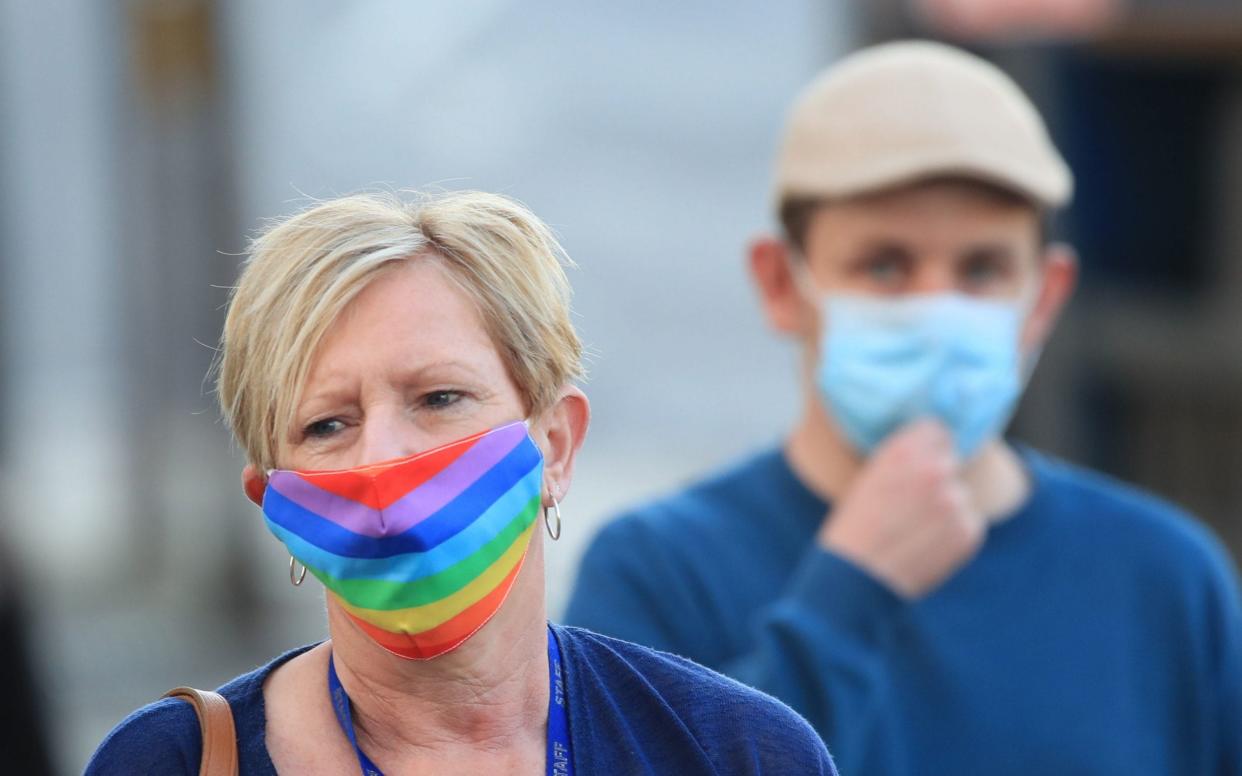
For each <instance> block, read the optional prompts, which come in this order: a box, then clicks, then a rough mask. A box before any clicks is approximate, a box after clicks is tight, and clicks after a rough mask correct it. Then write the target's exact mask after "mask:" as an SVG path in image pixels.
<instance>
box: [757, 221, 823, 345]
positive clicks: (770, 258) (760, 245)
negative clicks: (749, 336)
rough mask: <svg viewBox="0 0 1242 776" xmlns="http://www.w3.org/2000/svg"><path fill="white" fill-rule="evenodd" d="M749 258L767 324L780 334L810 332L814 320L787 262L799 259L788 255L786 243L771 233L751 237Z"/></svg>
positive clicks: (801, 335)
mask: <svg viewBox="0 0 1242 776" xmlns="http://www.w3.org/2000/svg"><path fill="white" fill-rule="evenodd" d="M749 259H750V261H749V264H750V279H751V281H752V282H753V283H754V285H755V290H756V291H758V292H759V302H760V303H761V304H762V305H763V312H764V314H765V315H766V316H767V319H768V324H769V325H770V326H771V327H772V328H773V329H775V330H776V331H777V332H779V333H781V334H788V335H792V336H796V337H804V336H806V335H808V334H810V333H811V329H813V321H812V320H811V318H810V317H808V313H809V312H810V311H809V310H808V308H807V302H806V299H805V298H804V297H803V295H802V293H801V292H800V290H799V288H798V283H797V278H795V277H794V276H793V267H792V266H791V264H790V262H791V261H798V260H799V259H798V258H796V257H794V256H792V255H790V249H789V246H788V245H786V244H785V242H784V241H783V240H780V239H778V238H776V237H773V236H772V235H761V236H759V237H756V238H755V239H753V240H751V243H750V256H749Z"/></svg>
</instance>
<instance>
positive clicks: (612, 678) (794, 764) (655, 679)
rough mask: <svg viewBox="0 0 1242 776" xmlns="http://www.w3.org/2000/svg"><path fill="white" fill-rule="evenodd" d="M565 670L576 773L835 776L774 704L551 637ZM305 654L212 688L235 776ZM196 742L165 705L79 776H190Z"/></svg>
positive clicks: (615, 648) (607, 646)
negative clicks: (220, 700)
mask: <svg viewBox="0 0 1242 776" xmlns="http://www.w3.org/2000/svg"><path fill="white" fill-rule="evenodd" d="M553 632H554V633H555V634H556V636H557V640H558V642H559V644H560V647H561V654H562V659H563V661H564V666H565V684H566V692H567V694H568V698H569V705H568V709H569V727H570V735H571V738H572V742H573V756H574V768H575V771H576V773H578V774H580V776H592V774H607V775H608V776H629V775H630V774H669V773H677V774H679V776H688V775H690V774H728V775H729V776H735V775H737V776H742V775H744V774H762V773H768V774H782V775H785V774H798V775H799V776H802V774H807V775H808V776H813V775H815V774H823V775H825V776H828V775H831V776H835V775H836V770H835V769H834V768H833V765H832V761H831V759H830V758H829V756H828V752H827V750H826V749H825V748H824V745H823V743H822V742H821V741H820V740H819V737H818V736H817V735H816V734H815V733H814V731H812V730H811V727H810V726H809V725H808V724H807V723H806V721H805V720H803V719H802V718H801V717H800V716H798V715H797V714H796V713H794V712H793V711H791V710H790V709H789V708H788V707H787V706H785V705H784V704H782V703H781V702H779V701H777V700H774V699H772V698H770V697H768V696H767V695H763V694H761V693H759V692H757V691H755V690H752V689H750V688H748V687H746V686H744V685H741V684H739V683H737V682H735V681H733V680H731V679H728V678H726V677H724V676H721V675H720V674H717V673H715V672H714V671H710V670H708V669H706V668H702V667H701V666H698V665H695V664H694V663H691V662H690V661H688V660H684V659H682V658H679V657H676V656H674V655H669V654H665V653H662V652H656V651H654V650H651V649H647V648H645V647H640V646H637V645H635V644H630V643H628V642H625V641H618V640H616V639H611V638H608V637H605V636H600V635H597V634H595V633H591V632H590V631H585V630H580V629H577V628H566V627H560V626H553ZM307 649H309V647H301V648H299V649H296V650H293V651H291V652H287V653H285V654H284V655H281V656H280V657H278V658H277V659H275V660H273V661H272V662H271V663H268V664H267V665H265V666H263V667H262V668H259V669H257V670H255V671H252V672H250V673H248V674H244V675H243V676H239V677H237V678H236V679H234V680H232V681H231V682H229V683H228V684H226V685H224V686H223V687H221V688H220V692H221V693H222V694H223V695H224V697H226V698H227V699H228V700H229V704H230V705H231V706H232V708H233V717H234V721H235V724H236V726H237V738H238V754H239V759H240V766H241V768H240V770H241V774H242V776H247V775H248V774H265V775H266V774H274V773H275V772H276V770H275V768H274V767H273V766H272V760H271V757H269V756H268V752H267V745H266V743H265V734H266V715H265V711H264V705H263V682H264V680H265V679H266V678H267V676H268V674H270V673H271V672H272V671H273V670H274V669H275V668H276V667H277V666H279V665H281V664H282V663H284V662H285V661H287V660H289V659H290V658H292V657H294V656H296V655H298V654H301V653H302V652H304V651H306V650H307ZM201 752H202V739H201V736H200V734H199V727H198V719H197V718H196V717H195V715H194V710H193V709H192V708H191V707H190V706H189V704H187V703H184V702H182V701H178V700H171V699H168V700H162V701H159V702H157V703H153V704H151V705H149V706H145V707H143V708H141V709H139V710H138V711H136V712H134V713H133V714H131V715H130V716H129V717H127V718H126V719H125V720H124V721H123V722H121V724H120V725H118V726H117V727H116V728H115V729H114V730H113V731H112V732H111V733H109V734H108V737H107V738H105V739H104V741H103V743H102V744H100V746H99V749H98V750H97V751H96V752H95V755H94V757H92V758H91V761H90V763H89V764H88V765H87V767H86V774H87V776H105V775H110V774H122V773H124V774H129V773H159V774H170V775H171V774H185V776H195V774H197V773H198V767H199V758H200V757H201Z"/></svg>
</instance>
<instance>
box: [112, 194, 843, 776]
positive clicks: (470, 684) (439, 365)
mask: <svg viewBox="0 0 1242 776" xmlns="http://www.w3.org/2000/svg"><path fill="white" fill-rule="evenodd" d="M560 255H561V254H560V249H559V247H558V246H557V244H556V242H555V240H554V238H553V237H552V236H551V234H550V233H549V232H548V230H547V228H546V227H545V226H544V225H543V224H542V223H541V222H540V221H539V220H538V219H536V218H535V216H534V215H533V214H531V213H530V212H528V211H527V210H526V209H524V208H523V207H521V206H519V205H517V204H516V203H514V202H512V201H510V200H507V199H505V198H502V197H499V196H494V195H489V194H482V193H471V192H466V193H458V194H450V195H445V196H442V197H439V198H431V199H421V200H418V201H416V202H414V203H404V202H401V201H398V200H397V199H395V198H381V197H365V196H359V197H351V198H345V199H340V200H335V201H329V202H325V203H323V204H320V205H318V206H316V207H314V208H312V209H310V210H308V211H306V212H304V213H302V214H300V215H297V216H295V217H293V218H291V219H289V220H287V221H285V222H283V223H281V224H278V225H276V226H275V227H274V228H272V229H271V230H270V231H268V232H267V233H266V234H264V235H263V236H261V237H260V238H259V239H258V240H257V241H256V243H255V244H254V246H253V248H252V252H251V257H250V259H249V261H248V263H247V265H246V268H245V270H244V272H243V274H242V278H241V280H240V283H239V285H238V286H237V288H236V290H235V292H234V294H233V297H232V300H231V302H230V306H229V312H228V317H227V320H226V323H225V327H224V336H223V338H222V355H221V361H220V369H219V382H218V389H219V398H220V402H221V407H222V409H223V412H224V416H225V418H226V419H227V421H228V423H229V425H230V427H231V428H232V430H233V432H234V434H235V436H236V437H237V439H238V441H239V443H240V445H241V446H242V447H243V448H244V450H245V452H246V455H247V459H248V461H249V464H248V465H247V466H246V467H245V470H244V472H243V475H242V480H243V487H244V490H245V492H246V494H247V496H248V497H249V498H250V499H251V500H253V501H254V502H255V503H256V504H258V505H260V506H261V507H262V509H263V513H264V516H265V518H266V521H267V525H268V527H269V528H270V529H271V531H272V532H273V533H274V534H275V535H276V536H277V538H279V539H280V540H281V541H282V542H283V543H284V544H285V546H286V547H287V548H288V550H289V552H290V555H291V557H290V566H289V570H290V579H291V581H292V582H294V584H300V583H301V582H302V580H303V578H304V576H305V573H306V571H307V570H309V571H310V572H311V574H313V575H314V576H315V577H316V578H318V579H319V580H320V581H321V582H322V583H323V584H324V586H325V587H326V588H327V595H326V598H327V617H328V631H329V634H330V636H331V638H330V639H329V640H327V641H324V642H322V643H320V644H317V645H311V646H304V647H300V648H298V649H294V650H292V651H290V652H287V653H286V654H284V655H282V656H280V657H278V658H276V659H275V660H273V661H272V662H271V663H269V664H267V665H266V666H264V667H262V668H259V669H258V670H256V671H253V672H251V673H248V674H245V675H244V676H241V677H238V678H237V679H235V680H233V681H231V682H229V683H228V684H226V685H225V686H223V687H222V688H221V689H220V693H221V694H222V695H223V696H224V698H225V699H227V701H228V703H229V705H230V706H231V710H232V714H233V716H234V719H235V725H236V745H237V749H238V753H239V760H240V768H241V772H243V773H274V772H281V773H350V772H353V773H358V772H360V771H361V772H363V773H367V774H370V773H380V772H387V773H414V772H417V773H433V772H434V773H460V774H480V773H496V774H509V773H514V774H516V773H523V774H530V773H536V772H538V773H543V772H545V770H546V772H547V773H549V774H551V773H557V774H567V773H573V772H575V771H576V772H578V773H583V774H604V773H639V772H642V773H659V772H667V771H666V769H675V770H676V771H677V772H678V773H692V774H693V773H702V774H715V773H730V774H744V773H754V774H758V773H781V774H785V773H798V774H834V773H835V771H834V770H833V766H832V763H831V761H830V760H829V757H828V754H827V751H826V750H825V749H824V746H823V743H822V742H821V741H820V740H819V738H818V737H817V736H816V735H815V733H814V731H812V730H811V728H810V727H809V726H808V725H807V723H806V722H805V721H804V720H802V719H801V718H799V717H798V716H797V715H796V714H794V713H793V712H792V711H791V710H789V709H788V708H787V707H786V706H784V705H783V704H780V703H778V702H777V701H774V700H773V699H771V698H768V697H767V696H764V695H762V694H760V693H758V692H755V691H754V690H752V689H750V688H747V687H744V686H743V685H741V684H738V683H736V682H734V681H732V680H729V679H726V678H724V677H722V676H720V675H718V674H715V673H713V672H710V671H707V670H705V669H703V668H701V667H699V666H696V665H694V664H692V663H690V662H688V661H685V660H683V659H680V658H676V657H673V656H670V655H662V654H658V653H656V652H653V651H651V650H649V649H647V648H644V647H639V646H635V645H632V644H627V643H624V642H620V641H616V640H613V639H610V638H605V637H601V636H596V635H594V634H590V633H587V632H585V631H580V630H576V629H573V628H562V627H558V626H553V625H549V623H548V621H547V618H546V614H545V603H544V595H545V583H544V562H543V561H544V559H543V542H542V540H541V538H538V534H539V531H538V530H537V529H538V528H539V516H540V515H542V517H543V522H544V525H545V527H546V528H547V529H548V532H549V534H550V535H551V536H552V538H553V539H555V538H557V537H558V536H559V535H560V507H559V503H558V502H559V501H560V500H561V499H563V498H564V497H565V495H566V494H567V493H568V491H569V487H570V482H571V480H572V475H573V467H574V460H575V456H576V454H577V452H578V449H579V447H580V445H581V444H582V441H583V439H584V436H585V434H586V431H587V425H588V420H589V415H590V411H589V405H588V402H587V399H586V396H585V395H584V394H583V393H582V391H581V390H579V389H578V388H577V387H575V385H574V382H573V381H574V380H575V378H577V377H579V376H580V375H581V363H580V354H581V346H580V343H579V340H578V337H577V334H576V333H575V331H574V329H573V326H572V324H571V323H570V310H569V286H568V282H567V280H566V278H565V275H564V272H563V270H562V267H561V264H560V261H559V257H560ZM295 559H296V561H295ZM298 563H300V564H304V565H303V566H302V567H301V568H300V569H299V568H298V566H297V565H296V564H298ZM571 734H572V735H571ZM202 741H203V737H202V735H201V734H200V729H199V723H198V721H197V720H196V719H195V712H194V710H193V709H192V707H191V706H190V705H189V704H186V703H183V702H181V701H180V700H174V699H165V700H163V701H160V702H158V703H154V704H152V705H149V706H147V707H145V708H143V709H140V710H139V711H137V712H135V713H134V714H133V715H131V716H130V717H128V718H127V719H126V720H124V721H123V722H122V723H121V724H120V725H119V726H118V727H117V728H116V729H114V730H113V732H112V733H111V734H109V736H108V737H107V739H106V740H105V741H104V742H103V743H102V745H101V746H100V748H99V749H98V751H97V752H96V754H95V756H94V758H93V759H92V761H91V763H90V765H88V767H87V772H88V773H91V774H112V773H161V774H171V773H184V774H195V773H198V770H199V763H200V757H201V756H202V749H203V746H202Z"/></svg>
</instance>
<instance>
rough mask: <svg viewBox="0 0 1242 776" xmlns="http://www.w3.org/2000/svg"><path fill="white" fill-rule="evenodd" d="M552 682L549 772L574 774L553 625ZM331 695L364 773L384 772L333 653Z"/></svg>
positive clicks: (373, 775)
mask: <svg viewBox="0 0 1242 776" xmlns="http://www.w3.org/2000/svg"><path fill="white" fill-rule="evenodd" d="M548 683H549V694H548V776H573V773H574V760H573V754H572V749H571V748H570V742H569V715H568V714H567V713H566V703H567V700H566V697H565V672H564V668H563V667H562V666H561V647H560V645H559V644H557V643H556V636H554V635H553V633H552V629H551V628H548ZM328 697H329V698H330V699H331V700H332V710H333V711H335V712H336V721H337V722H339V723H341V730H342V731H343V732H344V733H345V737H346V738H348V739H349V743H350V744H352V745H353V747H354V753H355V754H357V755H358V765H360V766H361V767H362V774H363V776H384V772H383V771H381V770H380V769H379V768H378V767H376V765H375V763H373V762H371V758H370V757H367V756H366V754H364V753H363V751H362V747H360V746H358V736H357V734H355V733H354V716H353V713H352V712H351V710H350V707H349V695H347V694H346V692H345V688H344V687H342V686H341V680H340V678H338V677H337V675H336V662H335V661H334V660H333V659H332V656H331V655H329V656H328Z"/></svg>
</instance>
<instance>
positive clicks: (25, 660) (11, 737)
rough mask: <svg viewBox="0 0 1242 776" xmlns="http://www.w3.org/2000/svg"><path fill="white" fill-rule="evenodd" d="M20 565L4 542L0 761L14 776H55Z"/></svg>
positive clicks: (0, 548) (0, 551) (0, 556)
mask: <svg viewBox="0 0 1242 776" xmlns="http://www.w3.org/2000/svg"><path fill="white" fill-rule="evenodd" d="M18 566H19V564H18V563H17V562H16V559H15V558H14V556H13V554H12V553H11V551H10V550H9V548H8V547H7V546H6V545H5V544H4V542H3V541H0V686H3V687H4V700H3V703H0V760H2V761H3V763H4V766H5V769H6V770H7V771H9V772H12V773H22V774H32V775H34V776H37V775H38V774H48V773H51V772H52V762H51V757H50V754H49V752H50V750H49V748H48V745H47V744H48V735H47V734H48V731H47V727H46V724H45V721H44V716H43V715H44V702H45V701H44V696H43V693H42V692H41V690H40V685H41V683H40V682H39V681H38V678H37V677H36V675H35V669H34V661H33V660H31V654H30V646H29V640H30V617H29V612H28V611H27V608H26V598H27V596H26V594H25V588H24V587H23V585H22V583H21V575H20V574H19V573H18Z"/></svg>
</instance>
